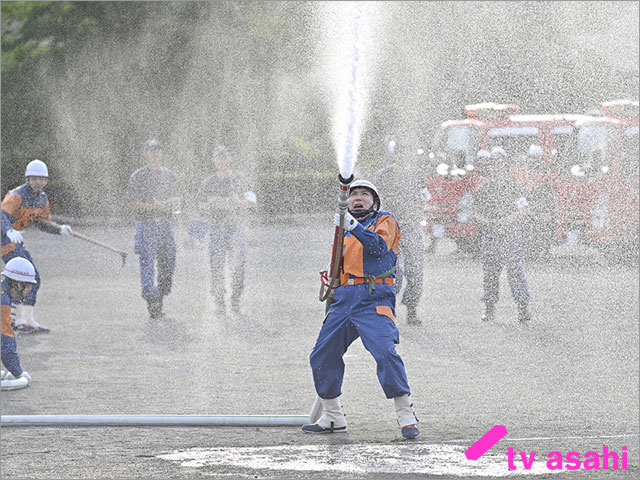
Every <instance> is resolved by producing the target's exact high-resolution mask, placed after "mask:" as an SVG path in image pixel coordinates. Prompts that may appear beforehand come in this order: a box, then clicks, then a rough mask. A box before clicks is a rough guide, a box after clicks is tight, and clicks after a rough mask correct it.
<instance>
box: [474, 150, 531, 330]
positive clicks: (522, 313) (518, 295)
mask: <svg viewBox="0 0 640 480" xmlns="http://www.w3.org/2000/svg"><path fill="white" fill-rule="evenodd" d="M482 175H483V177H484V178H485V182H484V183H482V184H481V185H480V187H479V188H478V190H477V191H476V193H475V195H474V200H473V218H474V220H475V221H476V223H477V224H478V226H479V229H480V235H481V252H482V270H483V287H484V293H483V295H482V300H483V301H484V304H485V311H484V314H483V315H482V317H481V319H482V320H483V321H492V320H494V319H495V310H496V308H495V307H496V303H497V302H498V299H499V294H500V274H501V272H502V270H503V269H504V268H505V266H506V269H507V278H508V280H509V286H510V287H511V294H512V296H513V299H514V300H515V302H516V306H517V309H518V321H519V322H520V323H521V324H527V323H528V322H529V321H531V314H530V313H529V310H528V305H529V298H530V295H529V289H528V285H527V279H526V277H525V274H524V245H523V240H522V224H523V222H525V221H526V219H527V216H528V206H529V202H528V200H527V197H526V194H525V192H524V189H523V188H522V187H521V186H520V185H519V184H517V183H516V182H514V181H513V180H512V179H511V173H510V165H509V161H508V157H507V154H506V152H505V151H504V149H503V148H502V147H494V148H493V149H492V150H491V157H490V158H489V159H488V161H486V162H485V163H484V165H483V168H482Z"/></svg>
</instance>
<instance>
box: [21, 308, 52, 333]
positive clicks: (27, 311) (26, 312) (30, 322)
mask: <svg viewBox="0 0 640 480" xmlns="http://www.w3.org/2000/svg"><path fill="white" fill-rule="evenodd" d="M34 310H35V307H34V306H33V305H24V306H23V307H22V318H23V320H24V321H25V325H27V326H30V327H33V329H34V332H42V333H49V332H50V330H49V329H48V328H47V327H43V326H42V325H40V324H39V323H38V322H36V319H35V318H33V311H34Z"/></svg>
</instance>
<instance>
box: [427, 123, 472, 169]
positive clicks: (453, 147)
mask: <svg viewBox="0 0 640 480" xmlns="http://www.w3.org/2000/svg"><path fill="white" fill-rule="evenodd" d="M481 139H482V131H481V130H480V129H479V128H477V127H472V126H469V125H461V126H450V127H448V128H446V129H445V130H444V131H443V132H441V134H440V135H439V136H438V137H437V138H436V141H435V144H434V148H433V151H434V152H435V156H434V158H433V159H432V160H431V162H430V164H431V165H430V166H431V167H432V168H433V169H435V168H437V166H438V165H440V164H442V163H445V164H447V165H450V166H451V165H454V164H456V165H457V166H458V167H459V168H464V166H465V165H467V164H473V163H474V161H475V157H476V154H477V153H478V150H479V149H480V140H481ZM461 162H462V163H463V165H459V163H461Z"/></svg>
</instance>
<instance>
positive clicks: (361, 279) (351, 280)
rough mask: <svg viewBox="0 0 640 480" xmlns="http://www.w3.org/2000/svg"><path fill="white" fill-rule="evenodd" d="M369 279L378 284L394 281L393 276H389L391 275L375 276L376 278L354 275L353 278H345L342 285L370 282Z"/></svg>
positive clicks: (387, 283) (388, 283) (391, 283)
mask: <svg viewBox="0 0 640 480" xmlns="http://www.w3.org/2000/svg"><path fill="white" fill-rule="evenodd" d="M371 280H373V283H378V284H380V285H393V284H394V282H395V278H391V277H387V278H376V279H369V278H365V277H355V278H349V279H347V281H346V282H345V283H343V284H342V285H361V284H363V283H370V282H371Z"/></svg>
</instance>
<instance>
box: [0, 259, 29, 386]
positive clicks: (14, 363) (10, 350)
mask: <svg viewBox="0 0 640 480" xmlns="http://www.w3.org/2000/svg"><path fill="white" fill-rule="evenodd" d="M35 285H36V269H35V268H34V266H33V264H32V263H31V262H30V261H29V260H27V259H26V258H22V257H14V258H12V259H11V260H9V261H8V262H7V264H6V265H5V267H4V270H3V271H2V311H1V312H0V313H1V315H2V365H4V367H5V368H6V369H7V370H8V373H7V372H5V371H4V370H3V371H2V380H3V382H2V383H5V382H4V380H13V379H16V378H20V377H24V378H26V379H27V381H28V384H29V383H31V375H29V374H28V373H27V372H25V371H24V370H22V367H21V366H20V357H19V356H18V345H17V343H16V338H15V336H14V333H13V328H11V322H12V319H11V305H12V304H13V303H16V302H24V299H25V297H26V296H27V295H28V294H29V292H30V291H31V290H32V289H33V287H34V286H35ZM3 387H4V385H3ZM3 389H4V388H3Z"/></svg>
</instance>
